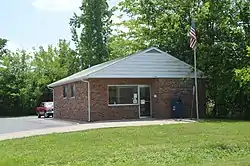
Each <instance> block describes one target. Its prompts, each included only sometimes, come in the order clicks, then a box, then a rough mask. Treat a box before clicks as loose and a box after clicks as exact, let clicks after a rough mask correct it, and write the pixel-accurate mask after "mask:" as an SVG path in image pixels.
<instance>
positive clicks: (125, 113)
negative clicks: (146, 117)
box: [90, 79, 205, 121]
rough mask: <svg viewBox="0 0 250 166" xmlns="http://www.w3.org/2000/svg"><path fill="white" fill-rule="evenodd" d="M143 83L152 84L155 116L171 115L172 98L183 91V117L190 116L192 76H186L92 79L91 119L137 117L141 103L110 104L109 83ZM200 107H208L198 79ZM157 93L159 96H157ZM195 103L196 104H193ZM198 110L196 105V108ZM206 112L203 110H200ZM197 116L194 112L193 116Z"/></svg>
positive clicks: (153, 112) (153, 114)
mask: <svg viewBox="0 0 250 166" xmlns="http://www.w3.org/2000/svg"><path fill="white" fill-rule="evenodd" d="M122 84H126V85H127V84H134V85H137V84H142V85H150V86H151V99H152V102H151V103H152V116H153V117H155V118H171V117H172V115H171V114H172V111H171V100H172V98H173V97H174V95H178V94H180V96H181V99H182V101H183V103H184V117H191V107H192V88H193V80H186V81H184V80H183V79H91V80H90V89H91V90H90V91H91V120H92V121H96V120H113V119H137V118H138V116H139V113H138V111H139V110H138V105H135V106H108V85H122ZM199 87H200V88H201V89H200V90H199V94H200V95H199V100H200V106H199V107H200V111H201V112H204V111H205V106H204V104H205V93H204V92H205V91H204V90H205V89H204V88H203V87H204V85H202V82H200V83H199ZM154 95H156V96H157V97H156V98H154ZM194 105H195V104H194ZM194 110H195V109H194ZM200 114H201V115H204V113H200ZM194 116H195V114H194V112H193V117H194Z"/></svg>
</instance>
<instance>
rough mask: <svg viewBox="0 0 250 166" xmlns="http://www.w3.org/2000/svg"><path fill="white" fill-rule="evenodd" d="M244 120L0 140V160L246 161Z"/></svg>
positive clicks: (8, 165)
mask: <svg viewBox="0 0 250 166" xmlns="http://www.w3.org/2000/svg"><path fill="white" fill-rule="evenodd" d="M249 127H250V123H249V122H201V123H192V124H176V125H158V126H147V127H127V128H112V129H99V130H89V131H83V132H75V133H67V134H52V135H47V136H36V137H30V138H24V139H16V140H8V141H2V142H0V165H3V166H12V165H13V166H18V165H31V166H38V165H63V166H64V165H65V166H66V165H107V166H112V165H115V166H117V165H133V166H136V165H143V166H156V165H164V166H165V165H170V166H174V165H180V166H182V165H185V166H187V165H213V166H218V165H226V166H236V165H250V130H249Z"/></svg>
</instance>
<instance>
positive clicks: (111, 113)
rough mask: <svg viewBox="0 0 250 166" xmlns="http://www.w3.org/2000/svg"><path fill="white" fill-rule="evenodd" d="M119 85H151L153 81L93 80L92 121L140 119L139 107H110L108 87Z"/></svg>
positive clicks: (91, 85) (91, 86) (91, 83)
mask: <svg viewBox="0 0 250 166" xmlns="http://www.w3.org/2000/svg"><path fill="white" fill-rule="evenodd" d="M118 84H119V85H122V84H123V85H127V84H145V85H151V84H152V79H91V80H90V89H91V90H90V91H91V121H97V120H119V119H138V118H139V112H138V111H139V107H138V105H133V106H108V85H118Z"/></svg>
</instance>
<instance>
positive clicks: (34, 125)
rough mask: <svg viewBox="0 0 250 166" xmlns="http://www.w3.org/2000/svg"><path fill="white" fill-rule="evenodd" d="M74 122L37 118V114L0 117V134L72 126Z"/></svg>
mask: <svg viewBox="0 0 250 166" xmlns="http://www.w3.org/2000/svg"><path fill="white" fill-rule="evenodd" d="M74 124H76V123H74V122H67V121H59V120H53V119H44V118H41V119H38V118H37V116H28V117H18V118H0V134H6V133H13V132H20V131H28V130H35V129H46V128H54V127H65V126H72V125H74Z"/></svg>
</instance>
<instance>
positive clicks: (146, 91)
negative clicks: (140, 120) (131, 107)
mask: <svg viewBox="0 0 250 166" xmlns="http://www.w3.org/2000/svg"><path fill="white" fill-rule="evenodd" d="M139 89H140V100H139V102H140V103H139V105H140V117H150V116H151V102H150V86H139Z"/></svg>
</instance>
